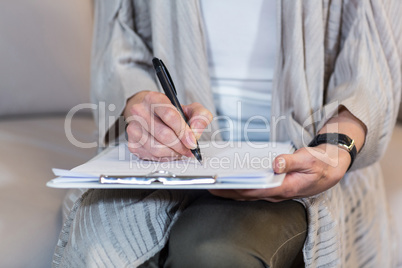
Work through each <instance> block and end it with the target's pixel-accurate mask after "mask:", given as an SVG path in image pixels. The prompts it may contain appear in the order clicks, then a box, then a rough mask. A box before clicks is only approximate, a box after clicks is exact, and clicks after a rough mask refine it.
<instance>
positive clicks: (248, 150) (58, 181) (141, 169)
mask: <svg viewBox="0 0 402 268" xmlns="http://www.w3.org/2000/svg"><path fill="white" fill-rule="evenodd" d="M200 149H201V153H202V157H203V164H202V165H201V164H200V163H199V162H198V161H197V160H195V159H194V158H185V159H182V160H178V161H170V162H155V161H145V160H141V159H139V158H137V157H136V156H135V155H133V154H131V153H130V152H129V150H128V148H127V144H120V145H119V146H116V147H113V148H108V149H107V150H105V151H104V152H103V153H101V154H100V155H98V156H97V157H95V158H94V159H92V160H90V161H89V162H87V163H85V164H83V165H81V166H78V167H76V168H74V169H72V170H61V169H53V172H54V174H55V175H56V176H57V178H55V179H53V180H51V181H50V182H48V183H47V186H49V187H55V188H135V189H140V188H169V189H190V188H191V189H212V188H218V189H253V188H270V187H277V186H279V185H281V184H282V181H283V178H284V174H281V175H278V174H274V172H273V170H272V163H273V160H274V159H275V157H276V156H278V155H279V154H283V153H291V152H292V151H293V147H292V146H291V144H290V143H259V142H258V143H257V142H236V143H234V142H220V143H216V142H215V143H200ZM102 175H104V176H102ZM158 178H160V179H158Z"/></svg>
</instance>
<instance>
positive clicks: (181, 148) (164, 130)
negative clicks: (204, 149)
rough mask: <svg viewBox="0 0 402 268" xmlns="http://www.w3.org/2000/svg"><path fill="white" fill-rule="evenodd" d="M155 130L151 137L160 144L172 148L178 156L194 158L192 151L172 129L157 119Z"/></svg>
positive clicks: (154, 123)
mask: <svg viewBox="0 0 402 268" xmlns="http://www.w3.org/2000/svg"><path fill="white" fill-rule="evenodd" d="M153 125H154V127H153V129H152V130H151V131H152V132H151V133H150V135H152V136H153V137H154V139H155V140H157V141H158V142H159V143H160V144H163V145H165V146H167V147H170V148H172V149H173V150H174V151H176V152H177V153H178V154H181V155H185V156H188V157H192V156H193V155H192V153H191V151H190V150H189V149H188V148H187V147H186V146H185V145H184V144H183V143H182V142H181V140H179V139H178V137H177V136H176V134H175V133H174V132H173V130H172V129H171V128H169V127H168V126H166V125H165V123H164V122H162V120H160V119H159V118H155V120H154V122H153Z"/></svg>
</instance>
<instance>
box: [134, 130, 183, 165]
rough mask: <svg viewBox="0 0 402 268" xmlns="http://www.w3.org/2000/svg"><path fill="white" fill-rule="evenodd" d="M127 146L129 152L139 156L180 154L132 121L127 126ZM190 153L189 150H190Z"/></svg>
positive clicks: (156, 156)
mask: <svg viewBox="0 0 402 268" xmlns="http://www.w3.org/2000/svg"><path fill="white" fill-rule="evenodd" d="M127 134H128V147H129V150H130V152H132V153H135V154H137V155H139V156H140V158H142V159H144V158H148V159H150V158H152V159H156V158H163V157H169V158H179V157H181V154H179V153H177V152H176V151H174V150H173V149H171V148H169V147H167V146H165V145H163V144H161V143H160V142H158V141H157V140H155V139H154V137H152V135H150V134H149V133H148V132H147V131H146V130H145V129H144V128H142V126H141V125H139V124H137V123H136V122H132V123H130V124H129V126H128V127H127ZM190 153H191V152H190Z"/></svg>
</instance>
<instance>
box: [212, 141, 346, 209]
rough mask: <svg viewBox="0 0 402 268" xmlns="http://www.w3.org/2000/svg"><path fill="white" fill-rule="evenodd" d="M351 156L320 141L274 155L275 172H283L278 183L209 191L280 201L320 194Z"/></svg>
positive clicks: (340, 173) (337, 177)
mask: <svg viewBox="0 0 402 268" xmlns="http://www.w3.org/2000/svg"><path fill="white" fill-rule="evenodd" d="M350 161H351V158H350V155H349V153H348V152H347V151H345V150H343V149H341V148H339V147H338V146H336V145H331V144H321V145H319V146H317V147H305V148H301V149H299V150H297V151H296V152H295V153H293V154H283V155H280V156H278V157H276V158H275V160H274V165H273V166H274V167H273V168H274V171H275V173H278V174H281V173H286V176H285V179H284V181H283V183H282V185H281V186H279V187H276V188H268V189H251V190H210V192H211V193H212V194H214V195H217V196H221V197H225V198H231V199H236V200H267V201H271V202H280V201H283V200H287V199H294V198H300V197H307V196H313V195H316V194H319V193H321V192H323V191H325V190H327V189H329V188H331V187H332V186H334V185H335V184H336V183H338V182H339V181H340V180H341V179H342V177H343V176H344V175H345V173H346V171H347V169H348V167H349V165H350Z"/></svg>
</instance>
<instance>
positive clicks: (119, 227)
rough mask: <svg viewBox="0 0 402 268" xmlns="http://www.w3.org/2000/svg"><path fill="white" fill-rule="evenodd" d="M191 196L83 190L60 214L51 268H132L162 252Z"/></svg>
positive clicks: (158, 191) (170, 193)
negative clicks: (63, 214)
mask: <svg viewBox="0 0 402 268" xmlns="http://www.w3.org/2000/svg"><path fill="white" fill-rule="evenodd" d="M192 196H193V194H191V193H189V192H186V191H166V190H156V191H140V190H101V189H98V190H93V189H92V190H88V191H87V192H85V193H84V194H83V195H82V196H81V197H80V198H78V199H77V201H76V202H75V204H74V205H72V206H71V209H70V212H69V215H67V216H66V219H65V221H64V225H63V229H62V232H61V234H60V237H59V241H58V243H57V247H56V252H55V255H54V259H53V266H54V267H92V266H100V267H114V266H117V267H136V266H138V265H139V264H141V263H142V262H144V261H145V260H147V259H148V258H150V257H151V256H152V255H154V254H156V253H157V252H158V251H160V250H161V248H163V246H164V245H165V243H166V241H167V234H168V233H169V231H170V228H171V226H172V224H173V222H174V221H175V220H176V219H177V217H178V215H179V214H180V212H181V211H182V210H183V209H184V207H185V206H186V204H188V203H189V201H190V200H191V199H192Z"/></svg>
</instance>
